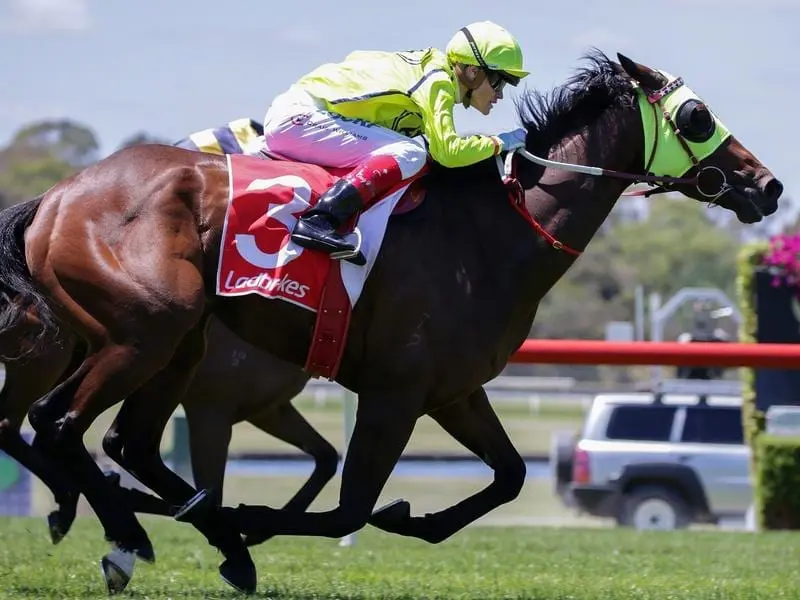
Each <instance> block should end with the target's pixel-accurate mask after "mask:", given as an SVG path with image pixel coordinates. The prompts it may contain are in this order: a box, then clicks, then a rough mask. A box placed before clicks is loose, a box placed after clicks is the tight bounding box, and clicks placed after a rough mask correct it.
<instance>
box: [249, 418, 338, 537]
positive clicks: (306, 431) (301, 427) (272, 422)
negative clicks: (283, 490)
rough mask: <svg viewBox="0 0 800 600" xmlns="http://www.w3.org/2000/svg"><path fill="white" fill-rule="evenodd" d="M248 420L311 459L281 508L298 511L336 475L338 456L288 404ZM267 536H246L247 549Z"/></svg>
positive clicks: (306, 505) (312, 499)
mask: <svg viewBox="0 0 800 600" xmlns="http://www.w3.org/2000/svg"><path fill="white" fill-rule="evenodd" d="M248 421H249V422H250V423H252V424H253V425H255V426H256V427H258V428H259V429H261V430H262V431H264V432H265V433H268V434H270V435H272V436H275V437H276V438H278V439H279V440H281V441H284V442H286V443H287V444H291V445H292V446H294V447H296V448H299V449H300V450H302V451H303V452H306V453H307V454H310V455H311V457H312V458H313V459H314V470H313V471H312V472H311V475H310V476H309V478H308V480H306V482H305V483H304V484H303V487H301V488H300V489H299V490H298V491H297V493H296V494H295V495H294V496H292V497H291V498H290V499H289V501H288V502H287V503H286V504H285V505H284V507H283V508H284V510H290V511H294V512H302V511H304V510H306V509H307V508H308V507H309V506H310V505H311V503H312V502H313V501H314V499H315V498H316V497H317V496H318V495H319V493H320V492H321V491H322V488H324V487H325V486H326V485H327V483H328V482H329V481H330V480H331V479H333V476H334V475H336V469H337V468H338V466H339V453H338V452H337V451H336V448H334V447H333V445H332V444H331V443H330V442H328V440H326V439H325V438H324V437H322V436H321V435H320V434H319V433H318V432H317V430H316V429H314V428H313V427H312V426H311V424H310V423H309V422H308V421H306V419H305V417H303V415H301V414H300V412H298V410H297V409H296V408H295V407H294V406H292V405H291V404H290V403H288V402H287V403H286V404H283V405H280V406H276V407H270V409H269V410H264V411H261V412H260V413H258V414H256V415H253V416H251V417H249V418H248ZM269 537H271V536H267V537H264V536H248V537H247V538H246V543H247V545H248V546H252V545H255V544H260V543H262V542H265V541H266V540H268V539H269Z"/></svg>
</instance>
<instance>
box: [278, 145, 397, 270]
mask: <svg viewBox="0 0 800 600" xmlns="http://www.w3.org/2000/svg"><path fill="white" fill-rule="evenodd" d="M402 180H403V175H402V173H401V171H400V166H399V164H398V162H397V160H396V159H395V158H394V157H393V156H389V155H379V156H371V157H369V158H367V160H366V161H364V163H362V164H361V165H359V166H358V167H357V168H356V169H354V170H353V171H352V172H350V173H348V174H347V175H345V176H344V177H342V179H340V180H339V181H337V182H336V183H335V184H333V185H332V186H331V187H330V189H328V190H327V191H326V192H325V193H324V194H323V195H322V196H320V198H319V201H318V202H317V204H316V205H315V206H314V207H313V208H311V209H310V210H308V211H307V212H305V213H304V214H303V215H301V216H300V218H299V219H298V221H297V225H295V228H294V231H292V235H291V239H292V241H293V242H295V243H296V244H297V245H299V246H303V247H304V248H310V249H312V250H319V251H320V252H324V253H326V254H330V255H331V257H332V258H334V259H341V258H344V259H347V260H351V261H352V262H356V264H364V263H365V262H366V261H365V259H364V257H363V255H362V256H359V255H360V253H359V252H358V248H357V245H356V244H357V242H354V241H353V239H352V238H354V237H355V236H352V235H351V236H349V238H350V239H348V237H347V236H346V235H342V234H341V233H339V230H340V229H341V228H342V226H344V224H345V223H346V222H347V221H348V220H349V219H350V218H351V217H353V216H354V215H356V214H357V213H358V212H359V211H362V210H364V209H366V208H368V207H369V205H370V203H371V202H373V201H374V200H375V199H376V198H378V197H380V196H381V194H383V193H385V192H387V191H388V190H390V189H391V188H392V187H394V186H395V185H397V184H399V183H400V182H401V181H402Z"/></svg>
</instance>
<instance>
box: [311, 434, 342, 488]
mask: <svg viewBox="0 0 800 600" xmlns="http://www.w3.org/2000/svg"><path fill="white" fill-rule="evenodd" d="M311 455H312V456H313V457H314V468H315V470H316V471H317V473H319V475H320V476H321V477H325V478H326V479H332V478H333V477H334V475H336V471H337V470H338V469H339V453H338V452H337V451H336V448H334V447H333V445H331V444H330V443H328V442H325V444H324V445H323V446H321V447H320V448H319V449H315V450H314V451H313V452H311Z"/></svg>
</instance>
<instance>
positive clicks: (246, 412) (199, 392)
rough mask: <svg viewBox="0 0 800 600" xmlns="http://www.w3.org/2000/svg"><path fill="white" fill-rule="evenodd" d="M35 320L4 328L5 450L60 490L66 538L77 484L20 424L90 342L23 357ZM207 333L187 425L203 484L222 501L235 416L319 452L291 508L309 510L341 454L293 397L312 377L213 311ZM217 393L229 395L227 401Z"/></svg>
mask: <svg viewBox="0 0 800 600" xmlns="http://www.w3.org/2000/svg"><path fill="white" fill-rule="evenodd" d="M37 328H38V320H36V319H35V317H34V316H33V315H32V314H26V315H24V319H23V320H21V321H19V323H18V325H17V327H15V328H12V329H9V330H8V331H7V332H6V333H5V334H4V335H3V336H1V337H0V354H2V356H4V357H18V358H16V359H10V358H7V359H6V362H5V363H4V366H5V371H6V375H5V383H4V386H3V389H2V392H0V450H3V451H4V452H6V453H7V454H8V455H9V456H11V457H12V458H14V459H15V460H17V461H18V462H19V463H20V464H22V465H23V466H24V467H26V468H27V469H28V470H29V471H31V473H33V474H34V475H36V476H37V477H39V479H41V480H42V482H43V483H44V484H45V485H46V486H47V487H48V488H49V489H50V491H51V492H52V494H53V497H54V499H55V501H56V503H57V505H58V507H57V509H56V510H54V511H52V512H51V513H50V514H49V515H48V519H47V520H48V525H49V530H50V536H51V539H52V541H53V543H58V542H60V541H61V540H62V539H63V538H64V536H66V535H67V533H68V532H69V529H70V527H71V526H72V522H73V520H74V518H75V515H76V510H77V504H78V496H79V491H78V490H77V489H75V486H74V484H73V482H72V481H71V480H70V479H69V478H68V477H64V474H63V472H62V471H61V470H60V469H58V468H57V464H55V463H52V462H51V461H49V460H48V459H47V457H46V456H43V455H42V453H41V452H40V451H38V449H37V448H36V447H34V446H30V445H28V444H27V443H26V442H25V440H24V439H23V438H22V436H21V435H20V428H21V426H22V423H23V420H24V418H25V415H26V413H27V412H28V409H29V408H30V406H31V405H32V404H33V403H34V402H35V401H36V400H37V399H39V398H40V397H41V396H43V395H44V394H46V393H47V392H49V391H50V390H51V389H52V388H53V387H54V386H55V385H56V384H57V383H58V382H59V381H61V380H63V379H64V378H65V377H67V376H68V375H70V374H71V373H72V372H73V371H74V369H75V368H77V366H78V365H80V363H81V362H82V361H83V357H84V356H85V354H86V348H85V346H84V345H83V344H82V343H81V342H80V341H79V340H78V341H77V342H76V340H75V339H74V337H72V336H69V335H66V334H64V333H62V334H61V335H60V336H59V339H58V340H56V341H54V342H53V343H51V344H48V345H47V346H46V347H45V348H44V349H43V350H42V351H40V352H38V353H35V354H30V353H28V354H22V356H20V354H21V353H23V352H24V350H25V348H24V346H25V345H26V343H25V341H26V340H28V338H29V334H31V333H35V332H36V330H37ZM208 335H209V339H208V341H209V343H208V351H207V352H206V355H205V358H204V359H203V362H202V363H201V364H200V366H199V367H198V370H197V373H196V374H195V376H194V378H193V379H192V382H191V384H190V385H189V388H188V390H187V393H186V396H185V398H184V399H183V402H182V404H183V407H184V411H185V415H186V420H187V424H188V428H189V443H190V448H189V451H190V457H191V465H192V474H193V479H194V482H195V485H196V486H197V487H198V488H199V489H208V490H214V492H215V494H216V495H217V498H216V500H217V501H218V502H221V501H222V490H223V484H224V476H225V465H226V461H227V456H228V445H229V443H230V440H231V434H232V428H233V425H235V424H236V423H241V422H248V423H250V424H251V425H253V426H255V427H257V428H258V429H260V430H261V431H263V432H264V433H267V434H269V435H272V436H274V437H276V438H277V439H280V440H282V441H284V442H286V443H287V444H290V445H292V446H295V447H297V448H298V449H300V450H302V451H303V452H306V453H308V454H309V455H310V456H311V457H312V458H313V460H314V469H313V471H312V473H311V475H310V476H309V478H308V480H307V481H306V482H305V483H304V485H303V486H302V487H301V488H300V490H299V491H298V492H297V493H296V494H295V495H294V496H292V498H291V499H290V500H289V501H288V502H287V504H286V507H287V508H290V509H293V510H300V511H302V510H304V509H306V508H307V507H308V506H309V505H310V504H311V502H313V500H314V499H315V498H316V497H317V495H318V494H319V492H320V491H321V490H322V488H323V487H324V486H325V485H326V484H327V483H328V481H330V479H331V478H332V477H333V476H334V475H335V474H336V469H337V466H338V461H339V455H338V453H337V451H336V449H335V448H334V447H333V446H332V445H331V444H330V443H329V442H328V441H326V440H325V439H324V438H323V437H322V436H321V435H320V434H319V433H318V432H317V431H316V430H315V429H314V428H313V427H312V426H311V425H310V424H309V423H308V421H306V419H305V418H304V417H303V416H302V415H301V414H300V413H299V412H298V411H297V409H296V408H295V407H294V406H293V405H292V404H291V400H292V399H293V398H294V397H295V396H296V395H297V394H299V393H300V392H301V391H302V390H303V388H304V387H305V385H306V383H307V382H308V379H309V376H308V374H307V373H306V372H305V371H303V370H302V369H301V368H299V367H297V366H296V365H293V364H291V363H287V362H285V361H283V360H280V359H278V358H275V357H273V356H270V355H269V354H266V353H264V352H262V351H260V350H258V349H257V348H254V347H253V346H251V345H250V344H247V343H246V342H243V341H242V340H241V338H239V337H238V336H236V335H235V334H233V333H232V332H231V331H230V330H229V329H228V328H226V327H225V326H224V325H222V324H221V323H220V322H219V321H218V320H217V319H212V320H211V325H210V328H209V332H208ZM219 398H226V399H228V401H227V402H219ZM115 439H116V436H115V432H114V430H113V429H112V430H111V431H110V432H109V434H108V435H107V436H106V439H105V440H104V446H105V450H106V451H107V452H109V453H111V455H112V456H113V455H114V453H115V451H116V446H115V444H114V442H115ZM115 480H118V478H116V479H115ZM120 491H121V493H122V494H123V496H124V498H125V502H126V504H127V505H128V506H130V507H131V509H132V510H134V511H135V512H141V513H150V514H159V515H171V514H172V513H173V512H174V507H173V506H171V505H169V504H168V503H166V502H164V501H163V500H161V499H160V498H156V497H154V496H150V495H148V494H144V493H141V492H137V491H136V490H127V489H125V488H122V489H121V490H120ZM248 541H249V543H258V542H260V541H263V540H261V539H255V538H254V539H250V540H248ZM116 585H117V586H118V587H119V586H120V585H121V584H120V583H117V584H116ZM115 591H119V590H118V589H116V590H115Z"/></svg>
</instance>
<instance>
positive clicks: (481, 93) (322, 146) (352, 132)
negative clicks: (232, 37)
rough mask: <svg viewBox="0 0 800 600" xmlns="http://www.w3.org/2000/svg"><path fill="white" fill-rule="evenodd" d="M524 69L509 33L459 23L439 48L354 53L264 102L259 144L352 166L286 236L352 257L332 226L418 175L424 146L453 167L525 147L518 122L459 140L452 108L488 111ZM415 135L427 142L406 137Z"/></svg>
mask: <svg viewBox="0 0 800 600" xmlns="http://www.w3.org/2000/svg"><path fill="white" fill-rule="evenodd" d="M527 75H528V72H527V71H525V70H523V68H522V50H521V49H520V46H519V44H518V42H517V40H516V39H515V38H514V36H512V35H511V34H510V33H509V32H508V31H506V30H505V29H503V28H502V27H500V26H499V25H496V24H495V23H492V22H490V21H483V22H479V23H473V24H471V25H468V26H467V27H463V28H462V29H461V30H459V31H458V32H457V33H456V34H455V36H454V37H453V38H452V40H450V43H448V45H447V47H446V49H445V52H442V51H440V50H438V49H436V48H426V49H424V50H415V51H409V52H380V51H371V52H353V53H351V54H350V55H348V56H347V57H346V58H345V60H344V61H343V62H341V63H337V64H332V63H328V64H324V65H322V66H320V67H318V68H317V69H316V70H314V71H312V72H310V73H308V74H307V75H305V76H304V77H302V78H301V79H300V80H299V81H297V82H296V83H295V84H294V85H292V86H291V87H290V88H289V90H288V91H286V92H285V93H283V94H281V95H280V96H278V97H277V98H275V100H274V101H273V103H272V105H271V106H270V107H269V110H268V111H267V114H266V117H265V118H264V142H265V145H266V149H267V150H268V151H269V152H272V153H274V154H276V155H278V156H280V157H282V158H286V159H289V160H296V161H300V162H306V163H313V164H317V165H321V166H325V167H344V168H351V169H352V170H351V171H350V172H349V173H348V174H346V175H345V176H344V177H342V178H341V179H339V180H338V181H337V182H336V183H335V184H334V185H333V186H332V187H331V188H330V189H329V190H327V191H326V192H325V193H324V194H323V195H322V196H321V197H320V198H319V202H318V203H317V204H316V206H314V207H313V208H311V209H310V210H308V211H306V212H305V213H304V214H303V215H302V216H301V217H300V218H299V220H298V222H297V224H296V225H295V228H294V231H293V232H292V236H291V239H292V241H294V242H295V243H297V244H298V245H300V246H303V247H307V248H311V249H314V250H319V251H322V252H325V253H327V254H330V255H331V256H332V257H333V258H335V259H341V258H353V257H354V256H355V255H357V248H356V247H355V246H354V245H353V244H352V243H350V241H349V240H348V239H347V238H346V237H344V236H342V235H340V234H339V233H338V232H337V230H338V229H339V228H340V227H341V226H342V225H343V224H344V223H345V222H346V221H347V220H348V219H349V218H350V217H352V216H353V215H355V214H356V213H358V212H359V211H361V210H364V209H366V208H368V206H369V204H370V203H371V202H372V201H374V200H375V199H376V197H378V196H380V195H381V194H383V193H385V192H387V191H388V190H390V189H391V188H393V187H395V186H396V185H397V184H399V183H401V182H402V181H403V180H405V179H408V178H409V177H412V176H413V175H416V174H417V173H419V171H420V170H421V169H422V168H423V166H424V165H425V162H426V160H427V156H428V152H430V155H431V157H432V158H433V160H435V161H437V162H438V163H440V164H441V165H443V166H445V167H461V166H467V165H470V164H473V163H476V162H479V161H481V160H484V159H487V158H490V157H492V156H495V155H497V154H498V153H500V152H502V151H508V150H513V149H515V148H519V147H521V146H524V144H525V130H524V129H516V130H514V131H510V132H506V133H501V134H499V135H496V136H485V135H472V136H469V137H459V136H458V134H457V133H456V129H455V125H454V122H453V108H454V107H455V105H456V103H461V104H462V105H463V106H464V107H465V108H469V107H470V106H472V107H474V108H476V109H477V110H478V111H479V112H480V113H482V114H484V115H488V114H489V112H490V111H491V110H492V108H493V106H494V104H495V103H496V102H497V101H498V100H500V99H502V98H503V88H504V86H505V85H506V84H510V85H513V86H516V85H517V84H518V83H519V81H520V80H521V79H522V78H523V77H525V76H527ZM422 134H424V136H425V137H426V138H427V143H428V146H429V147H428V148H426V147H425V145H424V143H422V142H421V141H418V139H412V138H415V137H416V136H420V135H422Z"/></svg>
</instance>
